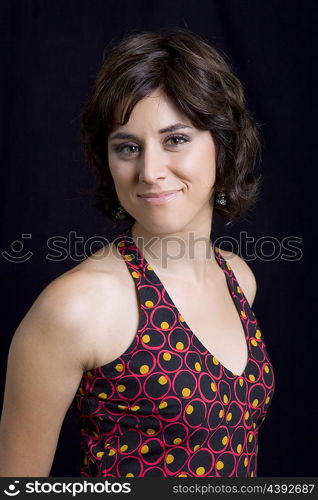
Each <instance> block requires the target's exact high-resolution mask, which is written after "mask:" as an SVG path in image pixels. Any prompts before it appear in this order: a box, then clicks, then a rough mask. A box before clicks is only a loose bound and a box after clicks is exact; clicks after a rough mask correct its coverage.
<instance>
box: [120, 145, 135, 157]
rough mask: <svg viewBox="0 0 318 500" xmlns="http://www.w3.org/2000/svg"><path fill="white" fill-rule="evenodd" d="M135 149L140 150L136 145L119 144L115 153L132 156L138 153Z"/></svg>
mask: <svg viewBox="0 0 318 500" xmlns="http://www.w3.org/2000/svg"><path fill="white" fill-rule="evenodd" d="M133 148H136V149H137V150H138V149H139V147H138V146H136V144H119V145H118V146H116V147H115V151H116V152H117V153H120V154H124V155H125V156H131V155H132V154H133V153H135V152H136V150H133Z"/></svg>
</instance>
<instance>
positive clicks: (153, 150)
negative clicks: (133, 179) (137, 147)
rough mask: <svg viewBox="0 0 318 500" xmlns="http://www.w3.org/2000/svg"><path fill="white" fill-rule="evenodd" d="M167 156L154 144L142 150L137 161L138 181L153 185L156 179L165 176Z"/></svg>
mask: <svg viewBox="0 0 318 500" xmlns="http://www.w3.org/2000/svg"><path fill="white" fill-rule="evenodd" d="M166 162H167V156H166V155H165V154H164V153H163V152H162V150H161V149H160V147H156V145H155V144H152V145H149V146H147V147H145V148H144V150H143V154H142V155H141V157H140V159H139V180H140V181H141V182H145V183H147V184H154V183H156V182H157V180H158V179H164V178H165V177H166V175H167V170H168V166H167V165H166Z"/></svg>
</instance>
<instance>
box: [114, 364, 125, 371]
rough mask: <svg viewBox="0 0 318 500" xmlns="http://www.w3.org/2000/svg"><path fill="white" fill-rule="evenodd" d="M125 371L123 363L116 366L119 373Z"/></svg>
mask: <svg viewBox="0 0 318 500" xmlns="http://www.w3.org/2000/svg"><path fill="white" fill-rule="evenodd" d="M123 369H124V367H123V365H122V364H121V363H118V365H116V366H115V370H116V371H117V372H122V371H123Z"/></svg>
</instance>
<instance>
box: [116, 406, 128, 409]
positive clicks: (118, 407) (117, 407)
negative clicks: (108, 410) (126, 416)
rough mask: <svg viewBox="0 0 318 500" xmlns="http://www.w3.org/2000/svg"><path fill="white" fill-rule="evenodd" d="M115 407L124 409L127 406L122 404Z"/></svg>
mask: <svg viewBox="0 0 318 500" xmlns="http://www.w3.org/2000/svg"><path fill="white" fill-rule="evenodd" d="M117 408H119V409H120V410H126V408H127V406H124V405H118V406H117Z"/></svg>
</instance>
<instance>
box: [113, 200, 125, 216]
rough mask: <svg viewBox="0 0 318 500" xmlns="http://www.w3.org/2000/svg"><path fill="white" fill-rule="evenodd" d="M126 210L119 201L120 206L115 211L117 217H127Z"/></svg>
mask: <svg viewBox="0 0 318 500" xmlns="http://www.w3.org/2000/svg"><path fill="white" fill-rule="evenodd" d="M125 212H126V210H125V209H124V208H123V207H122V206H121V204H120V203H119V205H118V208H117V210H116V212H115V217H116V219H124V218H125Z"/></svg>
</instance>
